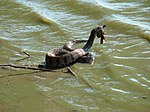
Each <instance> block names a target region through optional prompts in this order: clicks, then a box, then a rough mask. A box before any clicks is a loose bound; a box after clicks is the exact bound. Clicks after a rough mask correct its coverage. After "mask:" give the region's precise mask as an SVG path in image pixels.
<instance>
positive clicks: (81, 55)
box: [45, 25, 106, 69]
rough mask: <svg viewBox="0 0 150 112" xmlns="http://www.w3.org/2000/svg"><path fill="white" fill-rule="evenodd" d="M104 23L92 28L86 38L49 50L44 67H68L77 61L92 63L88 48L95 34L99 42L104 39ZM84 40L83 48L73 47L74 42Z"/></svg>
mask: <svg viewBox="0 0 150 112" xmlns="http://www.w3.org/2000/svg"><path fill="white" fill-rule="evenodd" d="M105 27H106V25H103V26H99V27H96V28H94V29H93V30H92V31H91V33H90V36H89V38H88V40H78V41H69V42H67V43H66V44H65V45H64V46H63V47H62V48H58V49H53V50H52V51H49V52H48V53H47V54H46V56H45V68H47V69H61V68H65V67H69V66H71V65H73V64H75V63H77V62H80V63H92V62H93V60H94V57H93V55H92V54H91V53H88V51H89V49H90V48H91V47H92V45H93V42H94V39H95V38H96V36H97V37H98V38H100V37H101V40H100V44H103V42H104V41H105V36H104V31H103V29H104V28H105ZM82 42H86V44H85V45H84V46H83V48H77V49H74V48H72V46H73V45H74V44H78V43H82Z"/></svg>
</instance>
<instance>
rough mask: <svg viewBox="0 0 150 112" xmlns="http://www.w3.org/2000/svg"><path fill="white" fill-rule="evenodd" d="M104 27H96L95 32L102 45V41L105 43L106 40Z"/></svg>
mask: <svg viewBox="0 0 150 112" xmlns="http://www.w3.org/2000/svg"><path fill="white" fill-rule="evenodd" d="M105 27H106V25H103V26H100V27H97V28H96V29H95V30H96V31H97V35H96V36H97V37H98V38H100V37H101V40H100V44H103V43H104V41H106V38H105V36H104V34H105V33H104V30H103V29H104V28H105Z"/></svg>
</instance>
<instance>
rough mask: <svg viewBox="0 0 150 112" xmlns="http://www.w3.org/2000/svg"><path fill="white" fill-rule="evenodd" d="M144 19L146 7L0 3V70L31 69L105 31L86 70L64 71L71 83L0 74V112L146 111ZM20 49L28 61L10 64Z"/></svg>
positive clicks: (18, 72) (26, 0)
mask: <svg viewBox="0 0 150 112" xmlns="http://www.w3.org/2000/svg"><path fill="white" fill-rule="evenodd" d="M149 12H150V1H149V0H0V64H6V63H10V62H11V63H13V64H16V65H19V66H22V65H38V64H40V63H42V62H44V58H45V54H46V53H47V52H48V51H49V50H51V49H53V48H59V47H61V46H63V45H64V43H66V42H67V41H70V40H75V39H88V36H89V34H90V31H91V30H92V29H93V28H95V27H97V26H100V25H104V24H106V25H107V27H106V29H105V32H106V36H107V42H106V43H104V44H102V45H101V44H99V40H98V39H96V40H95V43H94V45H93V47H92V49H91V50H90V52H91V53H92V54H93V55H94V56H95V62H94V64H93V65H90V64H78V63H77V64H75V65H73V66H72V67H71V68H72V70H73V71H74V72H75V73H76V77H75V76H73V75H71V74H70V73H66V70H65V69H61V70H57V71H53V72H39V71H32V70H23V69H15V68H9V67H5V68H0V112H150V13H149ZM82 46H83V44H81V45H79V46H76V47H80V48H81V47H82ZM23 50H25V51H26V52H28V53H29V54H30V55H31V58H29V59H25V60H20V61H17V60H19V59H22V58H24V57H26V55H25V54H24V53H23Z"/></svg>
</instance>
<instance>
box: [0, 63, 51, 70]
mask: <svg viewBox="0 0 150 112" xmlns="http://www.w3.org/2000/svg"><path fill="white" fill-rule="evenodd" d="M0 67H13V68H21V69H30V70H40V71H52V70H51V69H46V68H38V67H29V66H17V65H14V64H0Z"/></svg>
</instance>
